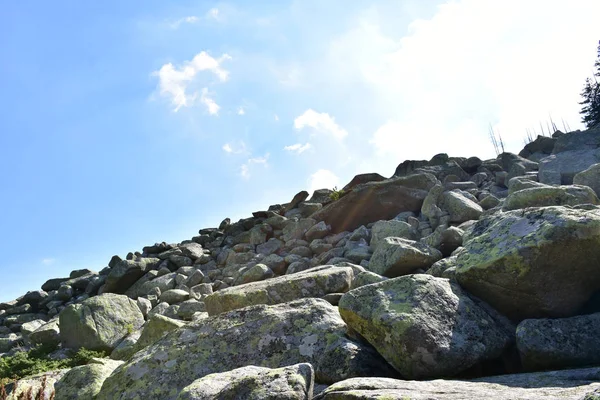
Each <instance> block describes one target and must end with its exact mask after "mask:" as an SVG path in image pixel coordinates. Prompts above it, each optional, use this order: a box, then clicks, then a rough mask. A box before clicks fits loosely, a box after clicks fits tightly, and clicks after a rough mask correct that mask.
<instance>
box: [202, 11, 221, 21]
mask: <svg viewBox="0 0 600 400" xmlns="http://www.w3.org/2000/svg"><path fill="white" fill-rule="evenodd" d="M206 18H208V19H214V20H217V21H219V20H220V19H221V15H220V14H219V9H218V8H211V9H210V10H208V12H207V13H206Z"/></svg>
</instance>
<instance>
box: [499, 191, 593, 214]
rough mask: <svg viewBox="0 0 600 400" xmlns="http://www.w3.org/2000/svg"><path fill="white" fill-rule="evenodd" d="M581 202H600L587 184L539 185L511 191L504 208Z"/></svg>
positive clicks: (563, 204)
mask: <svg viewBox="0 0 600 400" xmlns="http://www.w3.org/2000/svg"><path fill="white" fill-rule="evenodd" d="M580 204H600V200H599V199H598V196H596V194H595V193H594V191H593V190H592V189H590V188H589V187H587V186H579V185H569V186H544V187H541V186H537V187H532V188H528V189H523V190H519V191H516V192H513V193H510V194H509V195H508V197H507V198H506V200H504V204H503V205H502V209H503V210H516V209H519V208H527V207H545V206H576V205H580Z"/></svg>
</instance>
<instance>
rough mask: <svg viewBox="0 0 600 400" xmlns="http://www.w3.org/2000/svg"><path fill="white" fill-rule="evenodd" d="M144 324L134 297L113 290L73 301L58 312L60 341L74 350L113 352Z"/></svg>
mask: <svg viewBox="0 0 600 400" xmlns="http://www.w3.org/2000/svg"><path fill="white" fill-rule="evenodd" d="M143 323H144V316H143V315H142V312H141V311H140V309H139V307H138V306H137V304H136V302H135V301H134V300H132V299H130V298H128V297H127V296H123V295H118V294H112V293H107V294H103V295H100V296H95V297H91V298H89V299H87V300H85V301H84V302H82V303H80V304H72V305H70V306H68V307H67V308H65V309H64V310H63V311H62V312H61V313H60V315H59V324H60V328H61V329H60V337H61V341H62V343H63V346H65V347H68V348H72V349H79V348H81V347H85V348H86V349H89V350H105V351H111V350H113V349H114V348H115V347H116V346H117V345H118V344H119V342H120V341H121V340H123V338H124V337H125V336H126V335H127V334H128V333H130V332H131V331H132V330H135V329H139V328H140V327H141V326H142V324H143Z"/></svg>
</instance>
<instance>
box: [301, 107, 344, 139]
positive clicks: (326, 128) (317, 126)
mask: <svg viewBox="0 0 600 400" xmlns="http://www.w3.org/2000/svg"><path fill="white" fill-rule="evenodd" d="M294 128H296V129H297V130H302V129H304V128H312V129H314V130H315V131H317V132H321V133H326V134H329V135H331V136H333V137H334V138H336V139H338V140H342V139H343V138H344V137H346V136H347V135H348V132H347V131H346V130H345V129H343V128H342V127H340V126H339V125H338V124H337V123H336V122H335V118H333V117H332V116H330V115H329V114H327V113H318V112H316V111H315V110H313V109H312V108H310V109H308V110H306V111H305V112H304V114H302V115H300V116H299V117H297V118H296V119H295V120H294Z"/></svg>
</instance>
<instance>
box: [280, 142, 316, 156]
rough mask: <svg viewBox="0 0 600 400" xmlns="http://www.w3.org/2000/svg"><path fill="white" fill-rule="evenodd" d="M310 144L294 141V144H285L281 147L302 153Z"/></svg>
mask: <svg viewBox="0 0 600 400" xmlns="http://www.w3.org/2000/svg"><path fill="white" fill-rule="evenodd" d="M311 147H312V146H311V144H310V143H306V144H304V145H303V144H301V143H296V144H292V145H290V146H285V147H284V148H283V149H284V150H287V151H290V152H295V153H296V154H302V153H304V152H305V151H306V150H308V149H310V148H311Z"/></svg>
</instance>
